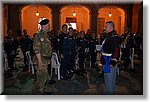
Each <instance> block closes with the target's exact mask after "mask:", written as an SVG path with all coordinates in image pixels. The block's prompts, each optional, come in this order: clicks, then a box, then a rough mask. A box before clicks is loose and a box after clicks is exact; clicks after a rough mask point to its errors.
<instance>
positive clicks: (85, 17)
mask: <svg viewBox="0 0 150 102" xmlns="http://www.w3.org/2000/svg"><path fill="white" fill-rule="evenodd" d="M74 7H75V9H74ZM74 11H75V12H76V16H73V12H74ZM60 12H61V26H62V25H63V24H65V23H67V22H66V19H67V18H75V20H76V25H77V30H78V31H81V30H83V31H87V29H89V28H90V10H89V8H88V7H86V6H85V5H65V6H63V7H61V8H60Z"/></svg>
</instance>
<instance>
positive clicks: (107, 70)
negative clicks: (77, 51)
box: [101, 40, 112, 73]
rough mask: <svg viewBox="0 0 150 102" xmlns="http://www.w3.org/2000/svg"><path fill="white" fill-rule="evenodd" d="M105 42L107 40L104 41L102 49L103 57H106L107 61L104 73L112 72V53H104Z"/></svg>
mask: <svg viewBox="0 0 150 102" xmlns="http://www.w3.org/2000/svg"><path fill="white" fill-rule="evenodd" d="M104 42H105V40H104V41H103V43H102V49H101V52H102V55H103V57H104V59H105V61H106V63H105V65H104V66H103V70H104V73H110V61H111V56H112V54H106V53H104V50H103V44H104Z"/></svg>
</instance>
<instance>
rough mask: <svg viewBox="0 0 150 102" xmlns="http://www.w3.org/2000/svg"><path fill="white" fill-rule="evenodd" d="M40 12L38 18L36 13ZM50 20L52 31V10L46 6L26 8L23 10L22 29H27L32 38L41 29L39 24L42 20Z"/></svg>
mask: <svg viewBox="0 0 150 102" xmlns="http://www.w3.org/2000/svg"><path fill="white" fill-rule="evenodd" d="M37 12H39V15H38V16H37V15H36V13H37ZM45 18H47V19H49V20H50V29H52V22H51V21H52V17H51V9H50V8H48V7H47V6H44V5H33V6H25V7H24V8H22V10H21V20H22V24H21V25H22V29H26V30H27V32H28V35H30V36H31V37H32V36H33V34H34V33H36V32H37V31H38V30H39V29H40V25H39V22H40V21H41V20H42V19H45Z"/></svg>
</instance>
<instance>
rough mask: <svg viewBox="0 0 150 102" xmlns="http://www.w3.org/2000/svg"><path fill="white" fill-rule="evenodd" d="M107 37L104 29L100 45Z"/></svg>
mask: <svg viewBox="0 0 150 102" xmlns="http://www.w3.org/2000/svg"><path fill="white" fill-rule="evenodd" d="M105 38H106V31H105V29H104V30H103V32H102V33H101V35H100V45H102V42H103V41H104V39H105Z"/></svg>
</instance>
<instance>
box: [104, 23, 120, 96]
mask: <svg viewBox="0 0 150 102" xmlns="http://www.w3.org/2000/svg"><path fill="white" fill-rule="evenodd" d="M114 28H115V25H114V23H113V22H112V21H108V22H106V24H105V29H106V33H107V38H106V39H105V40H104V41H103V43H102V49H101V53H102V57H103V60H104V61H101V62H102V64H103V71H104V81H105V92H106V94H114V92H115V87H116V72H117V68H118V60H119V42H120V41H119V39H120V37H119V36H118V34H117V33H116V31H115V29H114Z"/></svg>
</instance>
